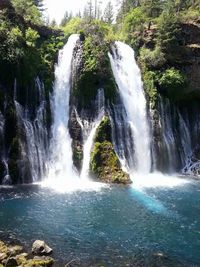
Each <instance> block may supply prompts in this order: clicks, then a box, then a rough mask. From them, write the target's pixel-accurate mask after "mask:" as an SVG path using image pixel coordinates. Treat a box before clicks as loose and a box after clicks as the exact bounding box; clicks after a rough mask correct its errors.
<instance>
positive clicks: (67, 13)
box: [60, 11, 72, 27]
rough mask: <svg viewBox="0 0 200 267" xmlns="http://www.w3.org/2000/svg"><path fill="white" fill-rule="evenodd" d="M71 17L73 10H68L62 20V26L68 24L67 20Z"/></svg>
mask: <svg viewBox="0 0 200 267" xmlns="http://www.w3.org/2000/svg"><path fill="white" fill-rule="evenodd" d="M71 18H72V12H70V13H69V12H68V11H66V12H65V14H64V17H63V18H62V20H61V23H60V26H62V27H64V26H65V25H66V24H67V22H69V21H70V19H71Z"/></svg>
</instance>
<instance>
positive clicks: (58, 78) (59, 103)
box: [48, 34, 79, 183]
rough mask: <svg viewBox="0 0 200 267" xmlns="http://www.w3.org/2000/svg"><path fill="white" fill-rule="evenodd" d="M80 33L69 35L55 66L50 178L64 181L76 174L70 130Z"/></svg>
mask: <svg viewBox="0 0 200 267" xmlns="http://www.w3.org/2000/svg"><path fill="white" fill-rule="evenodd" d="M78 39H79V35H77V34H73V35H71V36H70V37H69V39H68V42H67V44H66V45H65V46H64V48H63V50H61V51H60V53H59V59H58V64H57V65H56V68H55V85H54V94H53V101H52V113H53V119H54V123H53V127H52V140H51V147H50V151H51V160H50V166H49V173H48V179H50V180H55V179H56V180H57V183H62V182H61V181H62V180H63V181H65V180H66V179H68V180H70V179H73V177H75V176H76V174H75V172H74V171H73V161H72V148H71V138H70V134H69V130H68V121H69V98H70V81H71V64H72V58H73V51H74V48H75V45H76V42H77V41H78Z"/></svg>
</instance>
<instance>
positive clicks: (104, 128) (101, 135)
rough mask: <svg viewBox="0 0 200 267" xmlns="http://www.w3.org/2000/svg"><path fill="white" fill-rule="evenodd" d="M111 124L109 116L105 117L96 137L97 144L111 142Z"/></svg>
mask: <svg viewBox="0 0 200 267" xmlns="http://www.w3.org/2000/svg"><path fill="white" fill-rule="evenodd" d="M111 131H112V129H111V123H110V119H109V117H108V116H104V118H103V119H102V121H101V123H100V125H99V127H98V129H97V132H96V136H95V141H96V142H100V143H101V142H103V141H109V142H111Z"/></svg>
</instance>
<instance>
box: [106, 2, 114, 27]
mask: <svg viewBox="0 0 200 267" xmlns="http://www.w3.org/2000/svg"><path fill="white" fill-rule="evenodd" d="M113 17H114V11H113V5H112V3H111V1H109V2H108V4H107V6H106V8H105V11H104V21H105V22H107V23H110V24H111V23H112V22H113Z"/></svg>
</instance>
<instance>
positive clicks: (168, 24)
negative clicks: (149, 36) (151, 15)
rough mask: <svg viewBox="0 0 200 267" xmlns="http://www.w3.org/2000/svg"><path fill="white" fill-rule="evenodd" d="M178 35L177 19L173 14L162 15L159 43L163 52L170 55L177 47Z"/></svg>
mask: <svg viewBox="0 0 200 267" xmlns="http://www.w3.org/2000/svg"><path fill="white" fill-rule="evenodd" d="M178 33H179V27H178V21H177V18H176V17H175V16H174V15H173V14H168V13H165V12H164V13H162V15H161V16H160V18H159V22H158V36H157V43H158V45H159V46H160V47H161V49H162V51H163V52H167V53H170V51H171V50H172V49H175V48H176V47H177V45H178V43H177V35H178Z"/></svg>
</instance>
